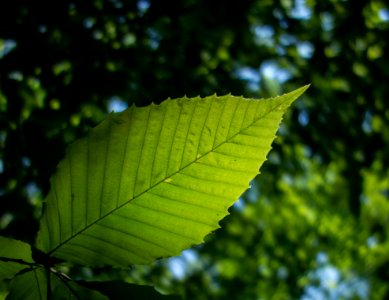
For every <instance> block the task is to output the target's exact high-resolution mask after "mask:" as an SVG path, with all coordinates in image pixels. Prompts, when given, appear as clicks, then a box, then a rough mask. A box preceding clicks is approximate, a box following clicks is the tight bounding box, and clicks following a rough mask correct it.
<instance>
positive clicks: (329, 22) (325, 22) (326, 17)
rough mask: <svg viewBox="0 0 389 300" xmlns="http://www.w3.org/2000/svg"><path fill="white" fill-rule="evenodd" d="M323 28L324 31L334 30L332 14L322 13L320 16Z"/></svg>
mask: <svg viewBox="0 0 389 300" xmlns="http://www.w3.org/2000/svg"><path fill="white" fill-rule="evenodd" d="M320 20H321V27H322V28H323V30H324V31H331V30H332V29H334V17H333V15H332V14H330V13H327V12H325V13H322V14H321V15H320Z"/></svg>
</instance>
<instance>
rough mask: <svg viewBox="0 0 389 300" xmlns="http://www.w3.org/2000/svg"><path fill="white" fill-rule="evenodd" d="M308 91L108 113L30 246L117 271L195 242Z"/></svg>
mask: <svg viewBox="0 0 389 300" xmlns="http://www.w3.org/2000/svg"><path fill="white" fill-rule="evenodd" d="M306 89H307V87H303V88H300V89H298V90H296V91H294V92H291V93H289V94H286V95H283V96H281V97H276V98H272V99H267V100H261V101H258V100H247V99H244V98H241V97H234V96H223V97H217V96H211V97H206V98H194V99H187V98H182V99H177V100H170V99H169V100H167V101H165V102H163V103H162V104H161V105H154V104H153V105H150V106H148V107H135V106H132V107H130V108H128V109H127V110H125V111H124V112H122V113H118V114H111V115H110V116H109V117H108V118H107V119H106V120H105V121H103V122H102V123H101V124H100V125H98V126H97V127H96V128H94V129H92V130H90V132H89V133H88V135H87V136H86V137H85V138H83V139H81V140H78V141H76V142H75V143H73V144H72V145H71V146H70V147H69V148H68V150H67V154H66V157H65V159H64V160H62V161H61V162H60V163H59V165H58V169H57V172H56V173H55V175H54V176H53V177H52V179H51V190H50V192H49V194H48V196H47V199H46V201H47V202H46V207H45V211H44V214H43V217H42V219H41V225H40V231H39V234H38V240H37V246H38V247H39V248H40V249H42V250H43V251H45V252H46V253H48V254H50V255H52V256H55V257H59V258H62V259H65V260H69V261H72V262H75V263H80V264H88V265H101V264H110V265H114V266H123V265H129V264H143V263H149V262H151V261H153V260H155V259H157V258H159V257H167V256H171V255H176V254H178V253H179V252H180V251H182V250H183V249H185V248H188V247H190V246H192V245H195V244H198V243H201V242H202V241H203V238H204V236H205V235H207V234H208V233H209V232H211V231H212V230H215V229H216V228H218V226H219V225H218V222H219V221H220V219H222V218H223V217H224V216H226V215H227V214H228V211H227V209H228V208H229V207H230V206H231V205H232V204H233V203H234V201H236V200H237V199H238V197H239V196H240V195H241V194H242V193H243V192H244V191H245V190H246V189H247V188H248V184H249V181H250V180H251V179H252V178H254V177H255V176H256V175H257V174H258V172H259V167H260V166H261V165H262V163H263V162H264V161H265V159H266V155H267V153H268V151H269V150H270V145H271V143H272V141H273V139H274V137H275V132H276V130H277V128H278V126H279V123H280V121H281V119H282V115H283V114H284V112H285V110H286V109H287V107H288V106H289V105H290V104H291V103H292V102H293V101H294V100H295V99H296V98H297V97H298V96H300V95H301V94H302V93H303V92H304V91H305V90H306Z"/></svg>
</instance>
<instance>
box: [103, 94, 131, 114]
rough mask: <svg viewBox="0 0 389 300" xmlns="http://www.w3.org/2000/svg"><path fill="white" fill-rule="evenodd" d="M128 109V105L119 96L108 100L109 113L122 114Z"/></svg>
mask: <svg viewBox="0 0 389 300" xmlns="http://www.w3.org/2000/svg"><path fill="white" fill-rule="evenodd" d="M127 107H128V104H127V103H126V102H125V101H123V100H122V99H121V98H119V97H117V96H113V97H111V98H109V99H108V107H107V110H108V112H113V111H114V112H121V111H123V110H125V109H126V108H127Z"/></svg>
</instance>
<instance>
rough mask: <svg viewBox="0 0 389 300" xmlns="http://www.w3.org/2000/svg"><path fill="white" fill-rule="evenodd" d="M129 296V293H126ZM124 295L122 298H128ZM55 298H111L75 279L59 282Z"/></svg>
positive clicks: (99, 299)
mask: <svg viewBox="0 0 389 300" xmlns="http://www.w3.org/2000/svg"><path fill="white" fill-rule="evenodd" d="M126 296H127V295H126ZM127 298H128V297H124V298H122V299H127ZM53 299H55V300H78V299H88V300H108V299H110V298H108V297H106V296H105V295H103V294H102V293H100V292H98V291H96V290H93V289H89V288H86V287H84V286H81V285H79V284H78V283H76V282H74V281H69V282H67V283H66V284H65V283H64V282H62V283H61V284H58V285H57V286H56V288H55V289H54V292H53Z"/></svg>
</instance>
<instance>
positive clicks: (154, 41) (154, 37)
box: [147, 28, 161, 50]
mask: <svg viewBox="0 0 389 300" xmlns="http://www.w3.org/2000/svg"><path fill="white" fill-rule="evenodd" d="M147 35H148V36H149V38H150V47H151V48H152V49H154V50H155V49H157V48H158V47H159V43H160V41H161V36H160V34H159V33H158V32H157V31H156V30H155V29H153V28H149V29H148V30H147Z"/></svg>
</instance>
